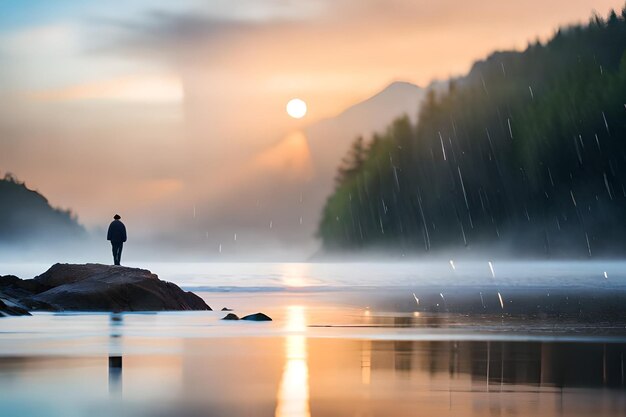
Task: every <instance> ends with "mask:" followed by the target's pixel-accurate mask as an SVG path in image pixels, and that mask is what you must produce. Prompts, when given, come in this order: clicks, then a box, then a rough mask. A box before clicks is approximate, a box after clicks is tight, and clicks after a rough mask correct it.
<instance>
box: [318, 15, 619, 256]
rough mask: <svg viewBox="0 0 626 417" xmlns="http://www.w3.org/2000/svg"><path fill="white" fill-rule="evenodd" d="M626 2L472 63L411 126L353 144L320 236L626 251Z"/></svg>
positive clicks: (356, 244)
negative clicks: (620, 8) (545, 37)
mask: <svg viewBox="0 0 626 417" xmlns="http://www.w3.org/2000/svg"><path fill="white" fill-rule="evenodd" d="M624 40H626V8H625V9H624V10H623V11H622V13H621V15H619V16H618V15H617V13H615V12H611V13H610V15H609V16H608V18H607V19H602V18H600V17H597V16H594V17H593V18H592V19H591V21H590V22H589V23H588V24H587V25H577V26H571V27H567V28H563V29H560V30H559V31H557V32H556V34H555V35H554V37H553V38H552V39H551V40H549V41H548V42H546V43H545V44H542V43H538V42H537V43H534V44H531V45H529V46H528V48H527V49H526V50H524V51H521V52H517V51H507V52H497V53H494V54H493V55H491V56H489V57H488V58H487V59H485V60H483V61H480V62H477V63H476V64H475V65H474V66H473V67H472V69H471V71H470V72H469V73H468V74H467V75H466V76H465V77H462V78H459V79H456V80H454V81H451V82H450V85H449V88H448V90H447V91H445V92H443V93H442V92H439V93H436V92H429V93H428V95H427V97H426V98H425V100H424V101H423V103H422V105H421V110H420V115H419V119H418V121H417V123H415V122H414V121H412V120H410V119H408V118H406V117H405V118H399V119H397V120H395V121H394V122H393V123H392V124H391V125H390V126H389V127H388V128H387V129H386V131H385V133H384V134H382V135H377V136H376V137H374V138H373V139H372V140H369V141H367V142H366V143H365V144H364V146H362V145H359V144H357V145H358V146H353V147H352V148H351V149H350V151H349V153H348V154H347V156H346V157H345V158H344V162H343V164H342V169H341V171H340V174H341V175H340V177H339V179H338V187H337V189H336V190H335V192H333V193H332V194H331V195H330V197H329V199H328V201H327V204H326V206H325V208H324V211H323V215H322V220H321V222H320V224H319V228H318V233H319V235H320V236H321V237H322V240H323V245H324V247H325V248H326V249H327V251H335V250H338V249H347V250H357V249H364V248H370V249H373V248H384V249H391V250H394V251H395V250H397V249H401V250H402V252H406V253H430V252H437V251H443V250H445V251H446V253H449V252H460V253H466V252H468V251H470V253H471V251H475V250H477V249H479V248H482V249H487V250H489V253H491V254H493V253H495V252H496V251H500V252H505V253H507V254H515V255H516V256H520V255H530V256H550V257H561V256H562V257H591V256H594V257H600V256H623V254H624V252H625V251H626V188H625V184H626V142H624V137H626V112H625V111H624V109H625V107H624V97H626V42H625V41H624Z"/></svg>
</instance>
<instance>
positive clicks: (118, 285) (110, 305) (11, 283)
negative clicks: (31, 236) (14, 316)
mask: <svg viewBox="0 0 626 417" xmlns="http://www.w3.org/2000/svg"><path fill="white" fill-rule="evenodd" d="M0 299H3V300H11V301H12V302H16V303H19V305H21V306H23V307H25V308H28V309H29V310H43V311H165V310H211V307H209V306H208V305H207V304H206V303H205V302H204V300H202V298H200V297H198V296H197V295H195V294H193V293H191V292H186V291H183V290H182V289H181V288H180V287H178V286H177V285H176V284H173V283H171V282H166V281H162V280H160V279H159V278H158V276H157V275H155V274H153V273H152V272H150V271H148V270H145V269H138V268H128V267H123V266H110V265H100V264H86V265H73V264H55V265H53V266H52V267H51V268H50V269H48V270H47V271H46V272H44V273H43V274H41V275H39V276H37V277H35V278H33V279H30V280H21V279H19V278H17V277H10V276H9V277H1V278H0ZM0 310H1V307H0Z"/></svg>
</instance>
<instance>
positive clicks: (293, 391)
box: [276, 306, 311, 417]
mask: <svg viewBox="0 0 626 417" xmlns="http://www.w3.org/2000/svg"><path fill="white" fill-rule="evenodd" d="M286 318H287V321H286V325H285V330H287V331H288V332H290V333H294V334H289V335H287V336H286V338H285V356H286V362H285V368H284V370H283V375H282V378H281V381H280V387H279V389H278V404H277V406H276V417H309V416H310V415H311V412H310V409H309V366H308V363H307V339H306V335H305V334H304V332H305V331H306V316H305V311H304V307H302V306H289V307H287V317H286Z"/></svg>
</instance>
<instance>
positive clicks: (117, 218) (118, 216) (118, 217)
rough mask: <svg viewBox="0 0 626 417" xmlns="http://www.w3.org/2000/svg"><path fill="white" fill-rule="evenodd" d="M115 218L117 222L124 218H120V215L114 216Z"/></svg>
mask: <svg viewBox="0 0 626 417" xmlns="http://www.w3.org/2000/svg"><path fill="white" fill-rule="evenodd" d="M113 218H114V219H115V220H119V219H121V218H122V216H120V215H119V214H116V215H115V216H113Z"/></svg>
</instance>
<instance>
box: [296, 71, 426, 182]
mask: <svg viewBox="0 0 626 417" xmlns="http://www.w3.org/2000/svg"><path fill="white" fill-rule="evenodd" d="M425 95H426V90H425V89H423V88H420V87H418V86H416V85H414V84H411V83H408V82H400V81H398V82H394V83H391V84H389V85H388V86H387V87H386V88H384V89H383V90H382V91H380V92H379V93H377V94H375V95H374V96H372V97H370V98H368V99H366V100H364V101H362V102H360V103H357V104H354V105H353V106H351V107H349V108H347V109H346V110H344V111H343V112H341V113H340V114H339V115H337V116H335V117H332V118H328V119H324V120H321V121H319V122H316V123H314V124H312V125H310V126H309V127H307V128H306V129H305V135H306V137H307V139H308V143H309V149H310V152H311V161H312V165H313V169H314V171H315V176H316V181H318V182H320V183H322V184H324V185H325V186H326V187H327V191H328V192H330V190H331V188H332V179H333V177H334V175H335V173H336V169H337V166H338V164H339V162H340V161H341V158H343V156H344V155H345V153H346V152H347V150H348V148H349V147H350V145H351V144H352V142H354V140H355V139H356V138H357V137H358V136H362V137H366V138H367V137H370V136H372V135H373V134H374V133H376V132H384V130H385V129H386V128H387V126H389V124H390V123H391V122H392V121H393V120H394V119H396V118H397V117H399V116H402V115H404V114H406V115H408V116H409V117H410V118H411V119H412V120H415V119H416V118H417V115H418V113H419V106H420V103H421V102H422V100H423V98H424V97H425Z"/></svg>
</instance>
